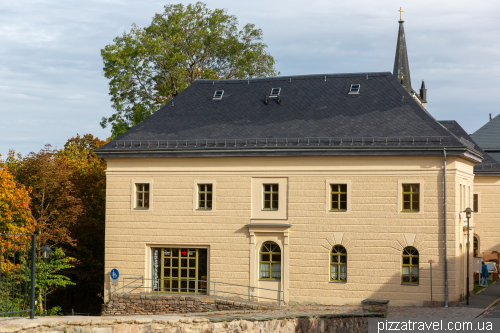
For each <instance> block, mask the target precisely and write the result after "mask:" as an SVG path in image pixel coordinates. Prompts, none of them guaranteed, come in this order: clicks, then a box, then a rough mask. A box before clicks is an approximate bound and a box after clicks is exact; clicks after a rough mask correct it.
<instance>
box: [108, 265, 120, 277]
mask: <svg viewBox="0 0 500 333" xmlns="http://www.w3.org/2000/svg"><path fill="white" fill-rule="evenodd" d="M109 275H111V278H112V279H113V280H116V279H118V277H119V276H120V273H118V270H117V269H116V268H113V269H112V270H111V272H110V273H109Z"/></svg>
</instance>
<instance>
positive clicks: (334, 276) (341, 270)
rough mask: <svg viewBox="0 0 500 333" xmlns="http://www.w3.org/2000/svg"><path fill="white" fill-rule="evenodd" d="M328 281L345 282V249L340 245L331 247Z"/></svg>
mask: <svg viewBox="0 0 500 333" xmlns="http://www.w3.org/2000/svg"><path fill="white" fill-rule="evenodd" d="M330 281H338V282H347V251H346V249H345V247H343V246H342V245H335V246H334V247H332V251H331V253H330Z"/></svg>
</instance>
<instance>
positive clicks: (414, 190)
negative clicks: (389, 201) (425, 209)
mask: <svg viewBox="0 0 500 333" xmlns="http://www.w3.org/2000/svg"><path fill="white" fill-rule="evenodd" d="M419 210H420V184H403V212H418V211H419Z"/></svg>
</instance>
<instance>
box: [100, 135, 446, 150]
mask: <svg viewBox="0 0 500 333" xmlns="http://www.w3.org/2000/svg"><path fill="white" fill-rule="evenodd" d="M450 142H451V137H449V136H394V137H385V136H384V137H377V136H370V137H304V138H246V139H194V140H116V141H115V142H114V144H113V145H112V146H110V147H108V148H107V149H186V148H191V149H200V148H201V149H206V148H241V149H243V148H246V147H248V148H251V147H261V148H264V147H269V148H273V147H290V148H293V147H307V146H310V147H334V146H337V147H342V146H346V147H348V146H374V145H376V146H394V147H397V146H401V145H411V146H420V147H425V146H427V145H429V144H438V143H439V144H444V143H450Z"/></svg>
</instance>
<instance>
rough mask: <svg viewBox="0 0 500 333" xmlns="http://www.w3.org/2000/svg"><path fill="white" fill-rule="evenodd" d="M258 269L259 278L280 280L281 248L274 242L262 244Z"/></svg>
mask: <svg viewBox="0 0 500 333" xmlns="http://www.w3.org/2000/svg"><path fill="white" fill-rule="evenodd" d="M259 270H260V274H259V276H260V279H261V280H281V249H280V247H279V246H278V244H276V243H275V242H265V243H264V244H262V247H261V248H260V253H259Z"/></svg>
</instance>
